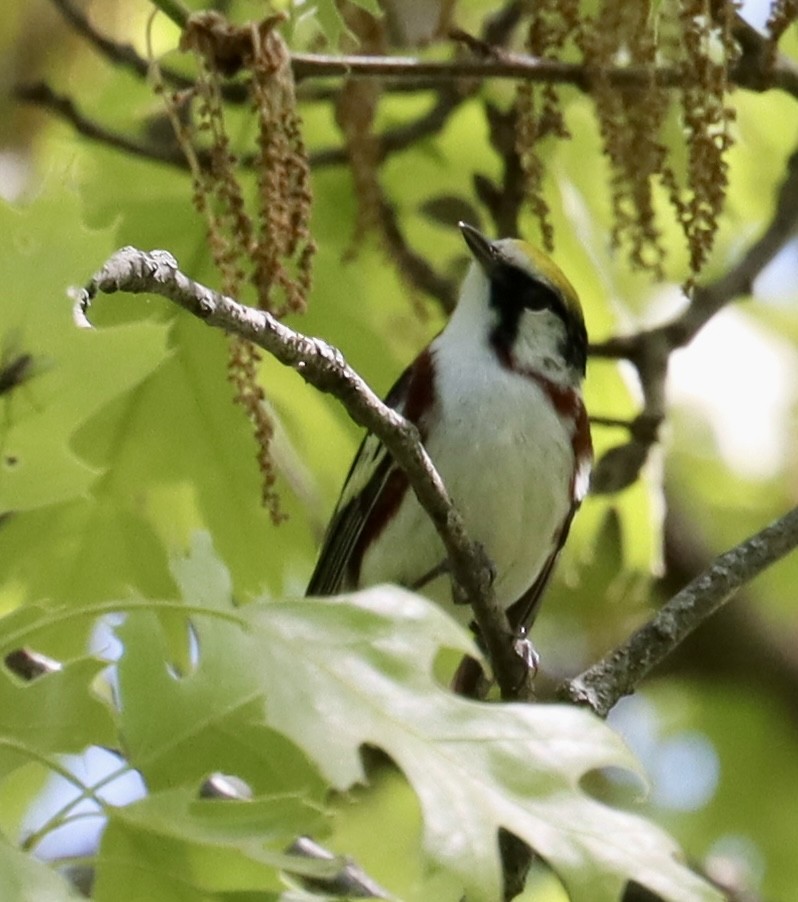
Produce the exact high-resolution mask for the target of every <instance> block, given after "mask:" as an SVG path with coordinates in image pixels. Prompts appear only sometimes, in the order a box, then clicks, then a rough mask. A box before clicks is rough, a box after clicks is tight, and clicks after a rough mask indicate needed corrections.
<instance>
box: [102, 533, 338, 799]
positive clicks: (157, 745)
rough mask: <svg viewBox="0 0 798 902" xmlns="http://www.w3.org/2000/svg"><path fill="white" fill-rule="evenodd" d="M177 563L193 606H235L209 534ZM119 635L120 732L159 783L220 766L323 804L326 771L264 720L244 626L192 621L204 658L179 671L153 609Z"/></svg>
mask: <svg viewBox="0 0 798 902" xmlns="http://www.w3.org/2000/svg"><path fill="white" fill-rule="evenodd" d="M173 568H174V573H175V577H176V579H177V581H178V583H179V585H180V588H181V590H182V592H183V596H184V598H185V600H186V601H187V602H190V603H191V604H192V605H200V606H204V607H207V608H208V609H209V611H210V610H211V609H212V608H213V607H217V608H224V607H225V606H226V605H229V599H230V595H231V584H230V577H229V574H228V573H227V571H226V570H225V569H224V567H222V565H221V564H220V563H219V562H218V561H217V560H216V559H215V558H214V557H213V555H212V549H211V547H210V542H209V540H208V538H207V536H200V537H198V538H197V539H195V543H194V548H193V554H192V557H191V559H190V562H187V561H180V560H178V561H176V562H174V564H173ZM186 622H187V621H185V618H184V629H185V624H186ZM117 632H118V634H119V638H120V640H121V641H122V643H123V645H124V653H123V654H122V657H121V659H120V661H119V665H118V673H119V698H120V704H121V714H120V730H121V733H122V735H123V737H124V747H125V752H126V755H127V757H128V758H129V760H130V762H131V763H132V764H133V766H134V767H135V768H136V769H137V770H139V771H140V772H141V774H142V775H143V776H144V778H145V780H146V781H147V784H148V786H149V787H150V788H151V789H155V790H157V789H163V788H166V787H169V786H174V785H177V784H182V785H185V784H193V783H197V782H198V781H199V780H200V779H201V778H202V777H204V776H205V775H207V774H208V773H210V772H211V771H222V772H224V773H231V774H235V775H236V776H238V777H241V778H242V779H243V780H245V781H246V782H247V783H249V785H250V786H251V787H252V788H253V790H254V791H255V792H256V793H264V792H291V791H293V792H297V793H301V794H302V796H303V797H304V798H309V799H314V800H316V801H318V802H320V801H321V799H322V798H323V795H324V792H325V790H326V783H325V782H324V781H323V780H322V779H321V777H320V776H319V773H318V771H317V770H316V769H315V768H314V767H313V766H312V765H311V764H310V762H309V761H308V760H307V759H306V758H305V756H304V755H303V754H302V752H301V751H300V750H299V749H298V748H297V747H296V745H295V744H294V743H293V742H291V741H289V740H288V739H286V737H285V736H284V735H283V734H281V733H279V732H276V731H275V730H274V729H272V728H270V727H269V726H268V725H267V724H266V722H265V720H264V717H263V707H264V700H263V694H262V687H260V686H258V685H257V684H256V683H255V682H254V681H253V679H252V673H251V671H250V666H251V663H250V662H251V658H252V657H253V656H255V655H256V654H257V649H256V648H255V647H254V645H253V638H252V637H251V636H249V635H247V634H246V633H245V632H244V631H242V629H241V626H240V624H238V623H235V622H232V623H231V622H229V621H227V622H226V621H219V620H214V619H204V618H202V617H194V618H193V625H192V632H193V636H192V642H193V643H196V655H195V658H196V660H195V663H194V665H193V666H192V667H191V669H190V670H189V671H188V672H186V673H183V674H182V675H180V676H178V675H177V674H176V672H175V668H174V667H170V666H169V665H170V663H171V662H170V649H169V642H168V637H167V634H166V631H165V629H164V625H163V618H162V616H159V615H158V614H156V613H155V611H153V612H146V611H142V612H140V613H139V612H137V613H134V614H130V615H129V616H128V617H127V619H126V622H125V623H124V625H123V626H121V627H120V628H119V629H118V630H117Z"/></svg>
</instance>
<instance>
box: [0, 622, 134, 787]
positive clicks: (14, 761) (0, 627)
mask: <svg viewBox="0 0 798 902" xmlns="http://www.w3.org/2000/svg"><path fill="white" fill-rule="evenodd" d="M37 616H38V612H36V611H35V610H32V609H24V610H23V609H21V610H20V611H18V612H14V614H12V615H10V616H8V617H4V618H3V619H2V620H0V648H2V649H3V656H4V655H5V654H7V653H8V651H10V650H11V649H10V648H9V647H8V646H7V644H6V642H5V641H4V638H5V636H7V635H8V634H9V633H10V632H11V631H12V630H17V629H19V628H20V626H21V625H22V622H23V620H24V621H25V623H26V624H32V623H34V622H35V621H36V619H37ZM106 666H107V665H106V664H105V662H104V661H98V660H96V659H93V658H83V659H80V660H77V661H70V662H68V663H66V664H64V665H63V666H62V667H61V669H60V670H55V671H53V672H52V673H47V674H44V675H42V676H39V677H37V678H35V679H33V680H32V681H30V682H23V681H22V680H20V679H18V678H16V677H14V676H12V675H11V672H10V671H9V670H8V669H7V668H6V667H2V666H0V777H2V776H4V775H5V774H7V773H9V772H10V771H11V770H13V769H14V768H16V767H19V766H21V765H23V764H27V763H29V762H30V761H35V760H40V759H41V758H46V757H48V756H50V755H55V754H59V753H69V752H81V751H83V750H84V749H85V748H86V747H87V746H89V745H102V744H109V745H110V744H112V743H113V742H114V741H115V738H116V728H115V725H114V722H113V717H112V715H111V710H110V708H109V707H108V705H106V704H105V703H104V702H103V701H102V700H101V699H100V698H99V697H98V696H97V695H96V694H95V693H94V692H93V690H92V688H91V684H92V682H93V680H94V679H95V677H96V676H97V674H98V673H99V672H100V671H101V670H102V669H103V668H104V667H106Z"/></svg>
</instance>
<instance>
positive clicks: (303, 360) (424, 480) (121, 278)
mask: <svg viewBox="0 0 798 902" xmlns="http://www.w3.org/2000/svg"><path fill="white" fill-rule="evenodd" d="M115 291H126V292H131V293H133V294H141V293H152V294H159V295H162V296H163V297H165V298H168V299H169V300H171V301H174V302H175V303H176V304H178V305H179V306H181V307H183V308H184V309H185V310H188V312H189V313H191V314H193V315H194V316H196V317H197V318H198V319H201V320H203V321H204V322H206V323H207V324H208V325H210V326H216V327H217V328H220V329H223V330H225V331H226V332H232V333H233V334H235V335H239V336H241V337H242V338H245V339H247V340H248V341H251V342H252V343H253V344H255V345H257V346H258V347H260V348H263V350H265V351H267V352H268V353H270V354H271V355H272V356H274V357H275V358H276V359H277V360H278V361H279V362H280V363H282V364H284V365H285V366H290V367H292V368H293V369H295V370H296V371H297V372H298V373H299V375H300V376H301V377H302V378H303V379H304V380H305V381H306V382H308V383H310V384H311V385H313V386H315V387H316V388H318V389H319V390H320V391H323V392H327V393H329V394H332V395H333V396H334V397H336V398H337V399H338V400H339V401H340V402H341V403H342V404H343V405H344V407H345V408H346V411H347V413H348V414H349V416H350V417H352V419H353V420H354V421H355V422H356V423H358V424H359V425H361V426H365V427H366V429H368V430H369V431H370V432H372V433H374V435H376V436H377V437H378V438H379V439H380V441H381V442H383V444H384V445H385V447H386V448H387V449H388V450H389V451H390V453H391V454H392V456H393V457H394V459H395V461H396V463H397V464H398V465H399V466H400V467H401V468H402V470H404V472H405V473H406V474H407V478H408V481H409V482H410V484H411V486H412V487H413V491H414V492H415V493H416V497H417V498H418V500H419V503H420V504H421V506H422V507H423V508H424V510H425V511H426V512H427V514H428V515H429V517H430V519H431V521H432V523H433V524H434V526H435V528H436V530H437V532H438V534H439V536H440V537H441V540H442V541H443V543H444V546H445V548H446V552H447V554H448V556H449V564H450V569H451V573H452V579H453V582H454V587H455V590H456V592H457V594H458V596H460V597H462V598H463V599H464V600H465V599H467V600H468V602H469V603H470V604H471V606H472V608H473V610H474V616H475V618H476V621H477V624H478V625H479V629H480V633H481V636H482V638H483V640H484V642H485V645H486V647H487V650H488V655H489V657H490V662H491V665H492V667H493V672H494V675H495V677H496V681H497V683H498V684H499V686H500V688H501V691H502V695H503V697H505V698H515V699H518V698H528V697H531V696H532V689H531V682H530V680H529V674H528V673H527V672H526V667H525V665H524V663H523V662H522V661H521V659H520V658H519V657H518V655H517V654H516V652H515V648H514V641H515V635H514V633H513V631H512V629H511V628H510V625H509V622H508V620H507V616H506V614H505V612H504V609H503V608H502V607H501V606H500V605H499V603H498V602H497V600H496V596H495V594H494V592H493V588H492V580H493V575H492V567H491V564H490V561H489V560H488V559H487V556H486V554H485V552H484V550H483V549H482V547H481V546H480V545H478V544H476V543H474V542H472V541H471V540H470V539H469V538H468V535H467V534H466V530H465V525H464V523H463V520H462V517H461V516H460V514H459V513H458V512H457V510H456V509H455V507H454V505H453V504H452V502H451V499H450V498H449V495H448V494H447V492H446V488H445V486H444V485H443V482H442V480H441V478H440V476H439V475H438V472H437V471H436V469H435V467H434V465H433V464H432V461H431V460H430V458H429V455H428V454H427V452H426V451H425V449H424V446H423V445H422V443H421V439H420V437H419V433H418V430H417V429H416V427H415V426H414V425H413V424H412V423H410V422H408V421H407V420H405V419H404V418H403V417H402V416H400V415H399V414H398V413H397V412H396V411H395V410H393V409H392V408H390V407H388V406H387V405H385V404H384V403H383V402H382V401H381V400H380V399H379V398H378V397H377V396H376V395H375V394H374V392H373V391H372V390H371V389H370V388H369V387H368V385H367V384H366V382H365V381H364V380H363V379H362V378H361V377H360V376H359V375H358V374H357V373H356V372H355V371H354V370H353V369H352V368H351V367H350V366H349V365H348V364H347V363H346V361H345V360H344V356H343V354H342V353H341V352H340V351H339V350H338V349H337V348H334V347H332V346H331V345H329V344H327V343H326V342H324V341H322V340H321V339H318V338H311V337H309V336H307V335H302V334H301V333H299V332H296V331H294V330H293V329H291V328H289V327H288V326H286V325H285V324H283V323H281V322H279V321H278V320H276V319H275V318H274V317H272V316H271V315H270V314H269V313H267V312H265V311H263V310H256V309H254V308H252V307H246V306H244V305H243V304H239V303H238V302H237V301H235V300H233V299H232V298H230V297H227V296H225V295H222V294H220V293H218V292H216V291H213V290H212V289H210V288H207V287H205V286H204V285H201V284H199V283H198V282H195V281H194V280H193V279H190V278H189V277H188V276H186V275H184V274H183V273H182V272H181V271H180V269H179V268H178V265H177V261H176V260H175V259H174V257H172V255H171V254H169V253H168V252H166V251H151V252H149V253H147V252H144V251H140V250H137V249H136V248H133V247H125V248H122V249H121V250H119V251H117V252H116V253H115V254H114V255H113V256H112V257H111V258H110V259H109V260H107V261H106V263H105V264H104V265H103V267H102V268H101V269H100V270H99V271H98V272H97V273H96V274H95V275H94V276H93V277H92V279H91V280H90V281H89V282H88V284H87V285H86V287H85V288H84V289H80V290H75V289H73V290H72V292H71V293H72V295H73V298H74V300H75V320H76V322H77V323H78V324H80V325H83V326H86V325H90V324H89V322H88V320H87V317H86V312H87V310H88V307H89V305H90V303H91V300H92V299H93V298H94V297H95V296H96V295H97V293H98V292H101V293H106V294H109V293H113V292H115Z"/></svg>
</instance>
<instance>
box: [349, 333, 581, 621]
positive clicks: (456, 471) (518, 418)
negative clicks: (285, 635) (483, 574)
mask: <svg viewBox="0 0 798 902" xmlns="http://www.w3.org/2000/svg"><path fill="white" fill-rule="evenodd" d="M460 325H472V326H473V323H472V324H467V323H466V324H460ZM452 326H456V324H455V323H454V321H452V323H450V327H449V328H447V330H446V331H445V332H444V333H443V334H442V335H441V336H439V338H438V339H437V340H436V341H435V342H433V344H432V352H433V361H434V364H435V372H436V388H437V392H438V397H439V399H440V401H439V403H440V407H439V409H438V410H437V411H436V412H435V416H434V417H433V423H434V425H433V426H431V427H430V430H429V434H428V437H427V442H426V445H427V450H428V451H429V453H430V456H431V457H432V460H433V461H434V463H435V465H436V467H437V468H438V470H439V472H440V474H441V476H442V477H443V480H444V483H445V484H446V487H447V489H448V490H449V492H450V494H451V496H452V498H453V500H454V502H455V504H456V505H457V508H458V509H459V511H460V512H461V514H462V515H463V517H464V519H465V522H466V526H467V529H468V532H469V535H470V536H471V538H472V539H475V540H476V541H478V542H481V543H482V544H483V546H484V547H485V549H486V551H487V553H488V555H489V556H490V558H491V560H492V561H493V564H494V566H495V568H496V582H495V583H494V587H495V590H496V593H497V596H498V599H499V601H500V602H501V603H502V604H503V605H504V606H508V605H510V604H512V603H513V602H514V601H516V600H517V599H518V597H519V596H520V595H521V594H522V593H523V592H524V591H525V590H526V589H527V588H528V587H529V586H530V585H531V584H532V583H533V582H534V580H535V577H536V576H537V575H538V573H539V572H540V570H541V568H542V567H543V564H544V563H545V561H546V559H547V557H548V556H549V554H550V553H551V550H552V546H553V544H554V541H555V536H556V535H557V534H558V532H559V529H560V527H561V525H562V523H563V521H564V519H565V517H566V516H567V513H568V510H569V508H570V504H571V496H570V491H571V489H570V486H571V480H572V476H573V468H574V459H573V450H572V444H571V435H570V431H569V428H568V427H567V426H564V425H563V423H562V422H561V420H560V419H559V417H558V416H557V414H556V413H555V411H554V409H553V407H552V405H551V403H550V401H549V399H548V398H547V397H546V395H545V394H544V392H543V390H542V388H541V387H540V386H539V385H538V384H537V383H536V382H535V381H533V380H531V379H529V378H527V377H524V376H520V375H518V374H516V373H514V372H512V371H510V370H507V369H504V368H502V367H501V366H499V365H498V363H497V361H496V358H495V355H494V352H493V350H492V349H491V347H490V346H489V343H488V341H487V338H485V340H484V342H478V341H475V335H478V334H483V335H485V336H487V330H479V331H477V332H475V333H472V334H471V335H470V339H469V344H470V345H471V347H470V348H469V353H468V354H467V355H464V354H463V353H462V349H463V344H462V342H461V341H459V340H457V339H456V336H453V335H452V328H451V327H452ZM475 345H476V347H474V346H475ZM444 559H445V554H444V549H443V545H442V543H441V542H440V540H439V538H438V536H437V534H436V533H435V531H434V528H433V527H432V525H431V523H430V522H429V519H428V518H427V516H426V514H424V512H423V511H422V510H421V508H420V506H419V504H418V502H417V501H416V498H415V496H414V495H413V494H412V492H409V493H408V495H407V496H406V497H405V499H404V500H403V502H402V504H401V506H400V508H399V510H398V512H397V515H396V517H395V518H394V519H393V520H392V521H391V522H390V523H389V524H388V526H387V527H386V528H385V530H384V532H383V534H382V536H381V538H380V541H379V542H378V543H376V545H375V546H374V547H372V548H371V549H370V550H369V551H368V552H367V553H366V555H365V557H364V560H363V564H362V569H361V579H360V582H361V584H362V585H370V584H374V583H376V582H384V581H390V582H399V583H401V584H403V585H407V586H412V585H413V584H414V583H417V582H418V581H419V580H421V579H422V578H423V577H424V576H425V575H426V574H427V573H428V572H429V571H430V570H432V569H433V568H434V567H435V566H437V565H438V564H440V563H441V562H442V561H443V560H444ZM423 591H424V594H426V595H429V596H430V597H432V598H434V599H435V600H437V601H440V602H450V600H451V596H450V590H449V582H448V578H447V577H444V578H442V579H438V580H436V581H434V582H433V583H430V584H429V585H428V586H425V587H424V589H423ZM458 610H460V611H462V619H464V620H466V621H467V620H470V619H471V614H470V610H468V609H458Z"/></svg>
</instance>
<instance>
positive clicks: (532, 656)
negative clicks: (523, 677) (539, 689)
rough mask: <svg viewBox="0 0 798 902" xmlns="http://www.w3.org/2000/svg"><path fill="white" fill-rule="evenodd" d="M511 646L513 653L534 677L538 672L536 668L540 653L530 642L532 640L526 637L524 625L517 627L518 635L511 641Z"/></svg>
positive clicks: (538, 664)
mask: <svg viewBox="0 0 798 902" xmlns="http://www.w3.org/2000/svg"><path fill="white" fill-rule="evenodd" d="M513 648H514V649H515V653H516V654H517V655H518V657H519V658H520V659H521V660H522V661H523V662H524V664H525V665H526V667H527V670H528V671H529V673H531V674H532V677H533V678H534V676H535V675H536V674H537V672H538V668H539V667H540V655H539V654H538V651H537V649H536V648H535V646H534V645H533V644H532V641H531V640H530V639H529V638H528V636H527V632H526V628H525V627H523V626H522V627H521V628H520V629H519V631H518V636H517V638H516V640H515V642H514V643H513Z"/></svg>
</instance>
